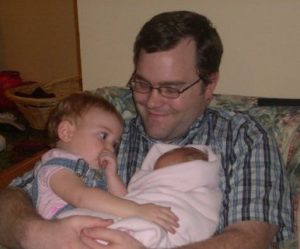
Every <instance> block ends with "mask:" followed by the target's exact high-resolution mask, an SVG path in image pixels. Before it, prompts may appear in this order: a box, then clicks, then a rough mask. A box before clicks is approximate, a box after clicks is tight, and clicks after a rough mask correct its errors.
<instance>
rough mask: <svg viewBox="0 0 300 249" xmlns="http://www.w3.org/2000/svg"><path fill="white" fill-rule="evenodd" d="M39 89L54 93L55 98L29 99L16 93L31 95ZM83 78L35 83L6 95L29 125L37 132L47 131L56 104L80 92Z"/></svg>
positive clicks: (7, 92) (12, 89) (10, 91)
mask: <svg viewBox="0 0 300 249" xmlns="http://www.w3.org/2000/svg"><path fill="white" fill-rule="evenodd" d="M37 87H41V88H42V89H43V90H44V91H45V92H47V93H54V94H55V97H53V98H29V97H20V96H17V95H16V94H15V93H16V92H22V93H25V94H31V93H32V92H33V91H34V90H35V89H36V88H37ZM81 89H82V86H81V78H80V77H79V76H76V77H68V78H63V79H59V80H55V81H51V82H48V83H33V84H28V85H23V86H20V87H16V88H11V89H8V90H7V91H6V92H5V94H6V96H7V97H8V98H9V99H11V100H12V101H13V102H14V103H15V104H16V105H17V107H18V109H19V110H20V112H21V113H22V114H23V115H24V117H25V118H26V120H27V121H28V122H29V125H30V126H31V127H32V128H34V129H37V130H45V129H46V128H47V122H48V118H49V115H50V112H51V111H52V110H53V108H54V107H55V106H56V104H57V103H58V102H59V101H60V100H61V99H63V98H65V97H67V96H68V95H70V94H72V93H74V92H77V91H80V90H81Z"/></svg>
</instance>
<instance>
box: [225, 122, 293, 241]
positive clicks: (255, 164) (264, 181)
mask: <svg viewBox="0 0 300 249" xmlns="http://www.w3.org/2000/svg"><path fill="white" fill-rule="evenodd" d="M229 137H230V139H229V140H230V141H231V145H230V147H229V148H228V150H227V152H228V153H227V154H226V155H225V156H224V158H223V160H224V163H223V165H226V168H225V170H224V174H225V179H227V180H226V181H227V183H226V184H225V186H224V188H225V191H224V193H225V194H224V203H223V204H224V205H225V208H224V209H225V212H223V217H222V219H223V222H224V224H223V225H224V226H226V225H228V224H231V223H234V222H238V221H243V220H259V221H264V222H268V223H270V224H275V225H278V227H279V232H278V234H277V238H276V240H277V242H279V241H282V240H283V239H284V238H285V239H286V238H287V237H288V236H290V231H291V230H292V228H291V224H292V221H291V220H292V217H291V214H292V212H291V198H290V189H289V184H288V180H287V176H286V172H285V167H284V166H283V163H282V159H281V156H280V153H279V150H278V147H277V144H276V142H275V139H274V138H273V136H271V135H270V134H268V133H267V132H266V131H265V130H264V129H263V128H262V127H261V126H260V125H259V124H258V123H257V122H256V121H254V120H252V119H251V118H248V119H244V122H243V123H239V124H238V125H237V124H234V123H233V122H232V123H231V125H230V127H229V132H228V134H227V138H229Z"/></svg>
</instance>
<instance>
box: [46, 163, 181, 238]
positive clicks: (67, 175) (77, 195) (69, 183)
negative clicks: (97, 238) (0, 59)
mask: <svg viewBox="0 0 300 249" xmlns="http://www.w3.org/2000/svg"><path fill="white" fill-rule="evenodd" d="M50 186H51V188H52V189H53V191H54V192H55V193H56V194H57V195H58V196H60V198H62V199H63V200H65V201H66V202H67V203H69V204H71V205H73V206H75V207H78V208H87V209H91V210H94V211H100V212H106V213H111V214H113V215H116V216H118V217H128V216H141V217H143V218H145V219H147V220H150V221H152V222H155V223H156V224H158V225H160V226H161V227H162V228H164V229H165V230H166V231H169V232H171V233H174V232H175V229H176V228H177V227H178V218H177V216H176V215H175V214H174V213H173V212H172V211H171V210H170V208H168V207H162V206H158V205H154V204H143V205H140V204H137V203H135V202H133V201H129V200H126V199H123V198H120V197H117V196H114V195H112V194H110V193H108V192H105V191H103V190H101V189H98V188H89V187H87V186H85V184H84V183H83V182H82V180H81V179H80V178H79V177H78V176H76V175H75V174H74V173H73V172H72V171H70V170H67V169H62V170H60V171H58V172H56V173H55V174H53V175H52V177H51V178H50Z"/></svg>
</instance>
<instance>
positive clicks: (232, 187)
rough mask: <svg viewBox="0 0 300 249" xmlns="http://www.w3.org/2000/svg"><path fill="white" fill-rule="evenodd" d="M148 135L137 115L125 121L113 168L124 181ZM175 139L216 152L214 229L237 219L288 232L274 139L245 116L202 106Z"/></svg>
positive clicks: (285, 191)
mask: <svg viewBox="0 0 300 249" xmlns="http://www.w3.org/2000/svg"><path fill="white" fill-rule="evenodd" d="M155 142H156V141H154V140H152V139H151V138H149V137H148V136H147V134H146V133H145V131H144V129H143V126H142V123H141V120H140V118H135V119H131V120H129V121H128V122H127V123H126V127H125V130H124V134H123V138H122V143H121V145H120V148H119V154H118V161H119V174H120V175H121V177H122V179H123V180H124V181H125V182H127V183H128V181H129V180H130V178H131V176H132V175H133V174H134V172H135V171H136V169H137V168H139V167H140V166H141V164H142V161H143V159H144V157H145V155H146V154H147V152H148V150H149V148H150V147H151V145H153V144H154V143H155ZM172 143H175V144H177V145H186V144H204V145H208V146H210V147H211V148H212V150H213V151H214V152H215V153H216V154H218V155H220V156H221V162H222V172H220V173H221V186H220V187H221V190H222V192H223V203H222V210H221V215H220V225H219V229H218V231H219V232H221V231H222V230H223V229H224V227H226V226H228V225H229V224H232V223H235V222H238V221H242V220H258V221H265V222H268V223H271V224H277V225H278V226H279V229H280V230H279V233H278V235H277V238H276V241H277V242H280V241H282V240H285V239H291V238H292V217H291V216H292V215H291V213H292V211H291V200H290V189H289V183H288V180H287V178H286V172H285V169H284V167H283V166H282V159H281V157H280V154H279V151H278V148H277V145H276V142H275V139H274V138H273V137H271V136H269V135H268V134H267V133H266V131H265V130H264V129H263V128H262V127H261V126H260V125H259V124H258V123H257V122H256V121H255V120H253V119H252V118H251V117H249V116H247V115H244V114H241V113H230V112H224V111H220V110H213V109H207V110H206V112H205V113H204V115H203V116H201V117H199V118H198V119H197V121H196V122H195V124H194V125H193V126H192V127H191V129H190V130H189V132H188V133H187V134H185V136H183V137H182V138H180V139H178V140H176V141H173V142H172Z"/></svg>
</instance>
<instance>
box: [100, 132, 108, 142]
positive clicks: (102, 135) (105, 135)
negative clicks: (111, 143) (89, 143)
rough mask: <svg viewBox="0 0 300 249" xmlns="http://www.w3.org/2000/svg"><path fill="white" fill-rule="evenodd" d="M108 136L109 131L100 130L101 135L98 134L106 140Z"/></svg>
mask: <svg viewBox="0 0 300 249" xmlns="http://www.w3.org/2000/svg"><path fill="white" fill-rule="evenodd" d="M107 136H108V133H107V132H104V131H103V132H100V133H99V135H98V137H99V138H100V139H102V140H105V139H106V138H107Z"/></svg>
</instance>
